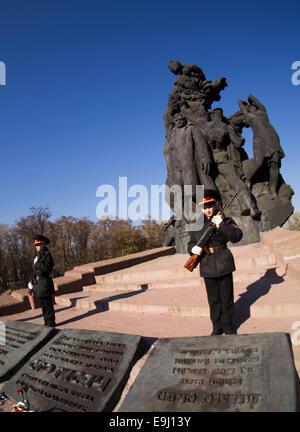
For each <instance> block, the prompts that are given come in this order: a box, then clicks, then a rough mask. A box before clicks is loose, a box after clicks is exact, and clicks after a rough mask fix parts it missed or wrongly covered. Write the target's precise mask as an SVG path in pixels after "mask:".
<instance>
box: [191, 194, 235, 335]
mask: <svg viewBox="0 0 300 432" xmlns="http://www.w3.org/2000/svg"><path fill="white" fill-rule="evenodd" d="M204 196H205V197H204V199H203V200H201V201H200V202H199V205H200V206H201V211H202V213H203V214H204V225H203V227H202V229H201V230H199V231H192V232H190V242H189V243H188V253H189V254H190V255H193V254H197V255H199V256H200V276H202V277H203V278H204V283H205V287H206V292H207V299H208V303H209V307H210V319H211V321H212V325H213V331H212V333H211V335H221V334H223V333H225V334H235V333H236V332H235V330H234V327H233V323H232V319H233V313H234V296H233V279H232V272H233V271H234V270H235V264H234V259H233V255H232V253H231V251H230V250H229V249H228V248H227V242H228V241H230V242H232V243H237V242H238V241H240V240H241V238H242V236H243V232H242V230H241V229H240V228H239V227H238V226H237V225H236V223H235V222H234V221H233V220H232V219H231V218H230V217H223V215H221V214H220V213H218V214H217V215H214V213H215V210H216V208H217V200H218V195H217V194H216V193H215V192H213V191H206V192H204ZM211 223H214V224H215V225H216V227H215V229H214V231H213V232H212V234H211V236H210V238H209V240H208V241H207V243H206V246H207V247H208V249H209V252H210V253H209V254H207V253H205V251H204V250H203V249H202V248H201V247H200V246H197V245H196V243H197V242H198V240H199V239H200V238H201V236H202V234H203V233H204V232H205V230H206V229H207V228H208V226H209V225H210V224H211Z"/></svg>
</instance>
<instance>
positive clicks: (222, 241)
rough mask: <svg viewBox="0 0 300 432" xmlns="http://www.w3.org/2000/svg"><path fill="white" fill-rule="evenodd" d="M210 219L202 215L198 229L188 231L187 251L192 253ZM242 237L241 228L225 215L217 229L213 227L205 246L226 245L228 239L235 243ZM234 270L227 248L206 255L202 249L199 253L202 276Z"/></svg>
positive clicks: (222, 273)
mask: <svg viewBox="0 0 300 432" xmlns="http://www.w3.org/2000/svg"><path fill="white" fill-rule="evenodd" d="M209 224H210V221H209V220H208V219H207V218H206V217H204V225H203V228H202V229H201V230H200V231H191V232H190V242H189V243H188V253H189V254H190V255H193V254H192V252H191V250H192V248H193V247H194V246H195V245H196V243H197V242H198V240H199V239H200V237H201V236H202V234H203V233H204V231H205V230H206V229H207V228H208V226H209ZM242 237H243V232H242V230H241V229H240V228H239V227H238V226H237V225H236V224H235V222H234V221H233V220H232V219H231V218H229V217H226V218H224V219H223V221H222V222H221V224H220V226H219V228H218V229H216V228H215V229H214V231H213V233H212V235H211V237H210V238H209V240H208V241H207V243H206V245H207V247H210V248H212V247H216V246H221V245H226V243H227V242H228V241H231V242H232V243H237V242H238V241H240V240H241V238H242ZM234 270H235V265H234V259H233V255H232V253H231V252H230V250H229V249H224V250H221V251H217V252H214V253H212V254H211V255H207V254H206V253H205V252H204V251H202V253H201V255H200V276H202V277H218V276H223V275H225V274H228V273H232V272H233V271H234Z"/></svg>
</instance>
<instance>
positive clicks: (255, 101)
mask: <svg viewBox="0 0 300 432" xmlns="http://www.w3.org/2000/svg"><path fill="white" fill-rule="evenodd" d="M248 101H249V103H251V104H252V105H254V106H255V107H256V108H260V109H261V110H263V111H265V112H267V110H266V108H265V107H264V105H263V104H262V103H261V102H259V100H258V99H256V97H255V96H253V95H252V94H250V95H249V96H248Z"/></svg>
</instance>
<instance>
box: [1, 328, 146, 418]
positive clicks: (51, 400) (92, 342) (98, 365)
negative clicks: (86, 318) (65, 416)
mask: <svg viewBox="0 0 300 432" xmlns="http://www.w3.org/2000/svg"><path fill="white" fill-rule="evenodd" d="M145 349H146V343H145V340H144V339H143V338H142V337H141V336H136V335H129V334H120V333H110V332H101V331H91V330H75V329H64V330H61V331H60V332H59V333H58V334H57V335H56V336H54V338H53V339H51V341H49V342H48V343H47V344H46V345H45V346H43V347H42V349H41V350H40V351H38V352H37V353H36V354H35V355H34V356H33V357H32V358H31V359H30V360H29V361H28V362H27V363H26V364H25V365H24V366H23V367H22V369H20V370H19V371H18V373H17V374H16V375H14V377H13V378H12V379H11V380H10V381H9V382H8V383H6V385H5V386H4V388H3V391H4V392H5V393H6V394H7V396H8V397H9V398H11V399H12V400H14V401H16V402H17V401H19V400H20V398H19V396H18V394H17V390H18V389H19V388H20V387H24V386H25V387H27V389H28V390H27V397H28V402H29V404H30V409H31V410H33V411H40V412H41V411H43V412H45V411H56V412H57V411H71V412H98V411H112V409H113V408H114V406H115V405H116V403H117V402H118V401H119V399H120V396H121V393H122V390H123V388H124V386H125V384H126V381H127V379H128V377H129V374H130V370H131V368H132V366H133V364H134V363H135V361H136V360H138V358H139V357H140V356H141V355H142V354H143V353H144V352H145Z"/></svg>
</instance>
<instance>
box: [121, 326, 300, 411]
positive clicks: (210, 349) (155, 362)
mask: <svg viewBox="0 0 300 432" xmlns="http://www.w3.org/2000/svg"><path fill="white" fill-rule="evenodd" d="M286 360H287V362H286ZM297 379H298V377H297V374H296V373H295V367H294V363H293V356H292V352H291V349H290V341H289V336H288V335H287V334H284V333H268V334H260V335H239V336H236V335H233V336H231V335H230V336H222V337H221V336H212V337H195V338H185V339H184V338H174V339H161V340H160V341H159V343H158V344H157V346H156V347H155V348H154V349H153V352H152V353H151V355H150V356H149V358H148V360H147V361H146V363H145V364H144V367H143V368H142V370H141V372H140V374H139V376H138V377H137V379H136V381H135V383H134V385H133V386H132V388H131V389H130V391H129V392H128V394H127V397H126V398H125V400H124V402H123V404H122V405H121V408H120V410H119V411H130V410H133V411H174V412H175V411H176V412H177V411H280V410H282V411H285V410H291V411H292V410H295V409H296V406H297V403H298V401H297V394H296V390H295V388H296V382H297ZM279 380H280V381H279ZM141 388H143V389H144V391H143V393H141V394H140V396H139V399H138V402H139V403H138V404H137V403H136V402H135V400H136V398H137V395H138V389H141Z"/></svg>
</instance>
